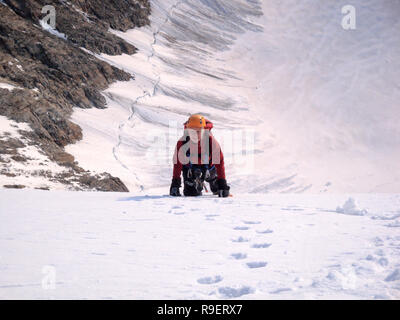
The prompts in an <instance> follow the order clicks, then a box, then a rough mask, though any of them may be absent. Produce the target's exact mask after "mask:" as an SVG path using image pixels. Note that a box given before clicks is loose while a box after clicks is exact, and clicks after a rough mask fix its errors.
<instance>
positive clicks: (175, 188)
mask: <svg viewBox="0 0 400 320" xmlns="http://www.w3.org/2000/svg"><path fill="white" fill-rule="evenodd" d="M180 187H181V178H172V183H171V188H170V189H169V195H170V196H174V197H180V196H181V193H180V192H179V188H180Z"/></svg>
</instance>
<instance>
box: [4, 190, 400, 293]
mask: <svg viewBox="0 0 400 320" xmlns="http://www.w3.org/2000/svg"><path fill="white" fill-rule="evenodd" d="M22 192H23V193H24V196H23V197H21V191H15V190H14V191H13V190H3V191H1V192H0V221H1V224H0V229H1V232H0V235H1V236H0V250H1V252H2V255H1V260H0V268H1V271H2V272H1V273H0V298H1V299H5V298H7V299H12V298H23V299H37V298H39V299H43V298H46V299H47V298H55V299H86V298H88V299H235V298H241V299H247V298H248V299H288V298H294V299H331V298H332V299H338V298H343V299H400V277H399V273H400V236H399V233H398V229H399V228H398V227H399V225H400V219H399V209H400V196H399V195H357V194H356V195H352V197H353V198H354V199H356V200H357V202H358V205H359V207H360V208H363V209H365V214H364V215H363V216H355V215H348V214H342V213H337V212H336V211H335V208H336V207H337V206H340V205H342V204H343V203H344V202H345V201H346V199H347V198H348V197H349V195H341V196H338V195H336V196H333V195H318V196H317V195H297V196H293V195H277V194H275V195H264V196H255V195H238V196H236V197H235V198H234V199H233V198H232V199H219V198H213V197H207V198H172V197H169V196H160V195H148V196H141V195H132V194H131V195H127V194H123V193H121V194H102V193H82V192H75V193H71V192H43V191H22ZM4 203H7V206H6V207H5V206H4ZM42 203H46V204H47V205H46V207H44V206H42V205H41V204H42ZM166 221H167V222H168V223H166ZM21 257H24V258H23V259H22V260H21ZM49 266H50V267H51V268H53V269H54V271H55V279H54V281H55V288H54V289H52V290H49V289H48V290H45V289H43V287H42V280H43V277H44V274H43V273H42V272H44V271H43V270H47V269H44V268H49Z"/></svg>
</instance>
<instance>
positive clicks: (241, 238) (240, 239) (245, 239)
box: [232, 237, 249, 242]
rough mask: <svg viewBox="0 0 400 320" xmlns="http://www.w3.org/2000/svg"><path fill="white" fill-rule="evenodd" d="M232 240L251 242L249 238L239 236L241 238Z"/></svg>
mask: <svg viewBox="0 0 400 320" xmlns="http://www.w3.org/2000/svg"><path fill="white" fill-rule="evenodd" d="M232 242H249V239H247V238H243V237H239V238H236V239H232Z"/></svg>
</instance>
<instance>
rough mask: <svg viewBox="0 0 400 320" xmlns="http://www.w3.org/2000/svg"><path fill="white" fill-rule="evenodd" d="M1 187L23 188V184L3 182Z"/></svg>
mask: <svg viewBox="0 0 400 320" xmlns="http://www.w3.org/2000/svg"><path fill="white" fill-rule="evenodd" d="M3 187H4V188H7V189H23V188H25V186H24V185H22V184H5V185H4V186H3Z"/></svg>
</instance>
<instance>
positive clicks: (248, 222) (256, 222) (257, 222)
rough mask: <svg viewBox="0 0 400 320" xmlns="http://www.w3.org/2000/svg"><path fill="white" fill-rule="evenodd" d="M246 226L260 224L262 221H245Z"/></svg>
mask: <svg viewBox="0 0 400 320" xmlns="http://www.w3.org/2000/svg"><path fill="white" fill-rule="evenodd" d="M243 223H244V224H260V223H261V221H243Z"/></svg>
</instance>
